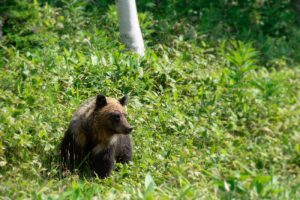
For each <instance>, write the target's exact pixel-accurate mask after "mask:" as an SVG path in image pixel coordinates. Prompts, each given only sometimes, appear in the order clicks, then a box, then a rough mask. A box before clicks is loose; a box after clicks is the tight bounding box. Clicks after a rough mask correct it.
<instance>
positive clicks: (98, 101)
mask: <svg viewBox="0 0 300 200" xmlns="http://www.w3.org/2000/svg"><path fill="white" fill-rule="evenodd" d="M106 104H107V102H106V98H105V96H104V95H102V94H99V95H98V96H97V99H96V105H97V108H102V107H104V106H106Z"/></svg>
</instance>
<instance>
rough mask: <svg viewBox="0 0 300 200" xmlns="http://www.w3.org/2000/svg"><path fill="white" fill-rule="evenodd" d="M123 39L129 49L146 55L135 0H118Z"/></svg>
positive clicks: (120, 28)
mask: <svg viewBox="0 0 300 200" xmlns="http://www.w3.org/2000/svg"><path fill="white" fill-rule="evenodd" d="M116 4H117V13H118V19H119V30H120V34H121V40H122V42H123V43H124V44H125V46H126V48H127V49H132V50H134V51H135V52H136V53H137V54H138V55H140V56H143V55H144V51H145V48H144V41H143V37H142V33H141V29H140V25H139V20H138V15H137V10H136V4H135V0H116Z"/></svg>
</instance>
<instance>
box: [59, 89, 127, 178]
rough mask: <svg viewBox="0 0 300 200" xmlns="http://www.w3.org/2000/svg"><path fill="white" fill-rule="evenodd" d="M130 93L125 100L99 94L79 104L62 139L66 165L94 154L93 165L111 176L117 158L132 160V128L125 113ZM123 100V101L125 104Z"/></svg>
mask: <svg viewBox="0 0 300 200" xmlns="http://www.w3.org/2000/svg"><path fill="white" fill-rule="evenodd" d="M126 100H127V96H124V97H123V98H122V99H121V100H117V99H114V98H111V97H104V96H103V95H98V96H97V97H96V98H93V99H91V100H89V101H88V102H86V103H85V104H83V105H82V106H80V107H79V109H78V110H77V111H76V112H75V113H74V115H73V117H72V119H71V122H70V125H69V128H68V130H67V132H66V133H65V136H64V138H63V140H62V143H61V157H62V161H63V164H64V166H67V167H68V168H70V169H71V170H73V169H74V168H75V167H76V164H78V163H81V161H82V159H83V158H84V157H86V156H87V155H89V154H91V157H90V163H91V167H92V169H93V170H94V171H95V172H96V173H97V174H98V175H99V176H100V177H102V178H104V177H106V176H108V175H109V174H110V172H111V169H112V167H113V162H114V160H117V161H118V160H120V161H121V162H128V161H129V160H131V154H132V153H131V140H130V137H129V135H128V134H129V133H130V132H131V130H132V128H131V126H130V125H129V123H128V122H127V120H126V117H125V104H126ZM122 104H123V105H122Z"/></svg>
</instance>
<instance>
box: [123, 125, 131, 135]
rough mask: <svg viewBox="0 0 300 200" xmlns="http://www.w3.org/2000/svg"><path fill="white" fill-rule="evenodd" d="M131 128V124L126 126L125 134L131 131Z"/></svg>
mask: <svg viewBox="0 0 300 200" xmlns="http://www.w3.org/2000/svg"><path fill="white" fill-rule="evenodd" d="M132 129H133V128H132V127H131V126H130V127H128V128H126V130H125V133H126V134H129V133H131V131H132Z"/></svg>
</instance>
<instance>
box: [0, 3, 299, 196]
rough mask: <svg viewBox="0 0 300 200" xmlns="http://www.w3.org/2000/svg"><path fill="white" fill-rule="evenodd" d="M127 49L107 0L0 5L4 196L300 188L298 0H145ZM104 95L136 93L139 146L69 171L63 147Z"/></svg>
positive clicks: (287, 191)
mask: <svg viewBox="0 0 300 200" xmlns="http://www.w3.org/2000/svg"><path fill="white" fill-rule="evenodd" d="M138 7H139V11H140V13H139V17H140V23H141V26H142V30H143V35H144V38H145V43H146V46H147V51H146V55H145V57H143V58H138V57H137V56H136V55H134V54H131V53H130V52H123V49H124V47H123V45H122V44H121V43H120V42H119V33H118V27H117V17H116V10H115V6H114V4H113V3H112V2H109V1H93V0H90V1H81V0H72V1H63V0H56V1H55V0H53V1H46V0H42V1H37V0H35V1H33V2H32V1H26V0H21V1H17V0H15V1H4V3H3V4H2V5H1V6H0V16H1V18H2V19H3V21H4V22H5V23H4V26H3V30H2V31H3V37H2V38H0V59H1V60H0V69H1V70H0V138H1V139H0V198H1V199H24V198H33V199H92V198H96V199H97V198H98V199H143V198H144V199H219V198H222V199H232V198H235V199H274V198H277V199H297V197H299V196H300V193H299V191H300V176H299V170H300V125H299V122H300V101H299V100H300V65H299V60H300V55H299V54H300V39H299V38H300V29H299V28H298V27H299V24H297V16H296V13H295V12H294V10H293V8H292V6H291V4H290V1H279V0H278V1H276V0H269V1H254V0H253V1H252V0H249V1H231V0H230V1H222V0H218V1H213V3H212V2H210V1H206V0H198V1H188V0H186V1H184V0H181V1H170V2H168V4H167V3H165V2H163V1H150V0H141V1H138ZM99 92H101V93H103V94H105V95H107V96H114V97H121V96H122V95H123V94H125V93H128V94H129V96H130V101H129V105H128V117H129V121H130V123H131V124H132V125H133V126H134V127H135V129H134V132H133V135H132V138H133V141H134V157H133V161H132V163H130V164H128V165H117V169H116V170H115V171H114V173H113V175H112V176H111V177H109V178H107V179H105V180H100V179H98V178H95V177H91V176H78V175H76V174H73V175H68V176H66V177H62V172H61V170H60V168H59V153H58V144H59V142H60V140H61V138H62V136H63V133H64V131H65V130H66V127H67V125H68V122H69V120H70V117H71V115H72V112H74V111H75V110H76V108H77V107H78V106H79V105H80V104H81V103H82V102H83V101H84V100H86V99H87V98H90V97H92V96H95V95H97V94H98V93H99Z"/></svg>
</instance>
